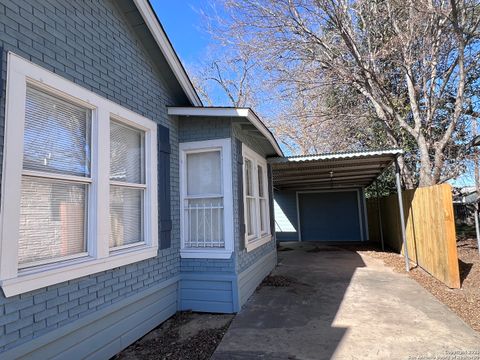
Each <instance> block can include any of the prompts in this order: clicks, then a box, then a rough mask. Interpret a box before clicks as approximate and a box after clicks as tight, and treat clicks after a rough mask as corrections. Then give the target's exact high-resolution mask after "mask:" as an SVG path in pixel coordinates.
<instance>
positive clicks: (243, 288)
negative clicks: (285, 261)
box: [238, 250, 277, 308]
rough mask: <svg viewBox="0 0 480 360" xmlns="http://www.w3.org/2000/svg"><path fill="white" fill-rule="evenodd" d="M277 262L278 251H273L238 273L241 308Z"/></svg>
mask: <svg viewBox="0 0 480 360" xmlns="http://www.w3.org/2000/svg"><path fill="white" fill-rule="evenodd" d="M276 264H277V253H276V251H275V250H274V251H271V252H269V253H268V254H266V255H264V256H263V257H262V258H260V259H258V261H257V262H255V263H254V264H253V265H251V266H250V267H249V268H247V269H246V270H245V271H243V272H242V273H240V274H239V275H238V296H239V306H240V308H241V307H242V306H243V305H244V304H245V303H246V302H247V300H248V298H249V297H250V296H251V295H252V294H253V292H254V291H255V289H256V288H257V286H258V285H260V283H261V282H262V280H263V279H264V278H265V277H266V276H267V275H268V274H270V272H271V271H272V270H273V269H274V268H275V266H276Z"/></svg>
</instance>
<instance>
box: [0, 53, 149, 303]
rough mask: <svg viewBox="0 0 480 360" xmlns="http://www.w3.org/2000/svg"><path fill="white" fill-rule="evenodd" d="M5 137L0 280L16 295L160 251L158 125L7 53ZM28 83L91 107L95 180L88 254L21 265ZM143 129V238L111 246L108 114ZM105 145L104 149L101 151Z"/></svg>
mask: <svg viewBox="0 0 480 360" xmlns="http://www.w3.org/2000/svg"><path fill="white" fill-rule="evenodd" d="M7 64H8V65H7V87H6V90H7V91H6V93H7V97H6V110H5V140H4V158H3V178H2V189H1V195H2V197H1V211H0V286H1V287H2V289H3V291H4V293H5V295H6V296H13V295H17V294H20V293H24V292H27V291H31V290H35V289H39V288H42V287H45V286H49V285H53V284H57V283H60V282H63V281H67V280H71V279H75V278H79V277H82V276H85V275H89V274H94V273H98V272H101V271H104V270H108V269H112V268H115V267H118V266H123V265H127V264H130V263H133V262H138V261H141V260H144V259H148V258H152V257H155V256H157V253H158V226H157V222H158V218H157V208H158V207H157V165H156V164H157V126H156V124H155V123H154V122H153V121H151V120H149V119H147V118H144V117H142V116H140V115H138V114H136V113H134V112H132V111H130V110H128V109H125V108H123V107H122V106H120V105H118V104H116V103H114V102H111V101H109V100H107V99H105V98H102V97H101V96H99V95H97V94H95V93H93V92H91V91H89V90H86V89H85V88H83V87H81V86H79V85H76V84H74V83H73V82H71V81H69V80H66V79H64V78H62V77H60V76H58V75H56V74H54V73H52V72H50V71H47V70H45V69H43V68H42V67H40V66H38V65H35V64H33V63H31V62H29V61H27V60H25V59H23V58H21V57H19V56H18V55H15V54H13V53H10V52H9V53H8V57H7ZM27 84H33V85H35V87H36V88H39V89H40V90H42V89H43V90H45V91H47V92H48V93H51V94H54V95H57V96H59V97H61V98H64V99H67V100H70V101H73V102H75V103H77V104H81V105H82V106H85V107H88V108H90V109H92V140H91V141H92V143H91V148H92V155H91V178H92V184H91V185H90V186H91V189H90V191H89V198H88V210H89V211H88V220H87V221H88V224H89V225H88V232H87V249H88V255H86V256H84V257H80V258H73V259H71V260H65V261H63V262H55V263H49V264H46V265H42V266H37V267H31V268H25V269H21V270H20V269H19V266H18V238H19V221H20V197H21V178H22V173H24V172H25V171H24V170H23V164H22V159H23V136H24V134H23V133H24V123H25V99H26V88H27ZM111 118H114V119H115V120H117V121H121V122H124V123H125V124H127V125H130V126H133V127H135V128H138V129H141V130H144V131H145V156H146V158H145V161H146V166H145V180H146V187H147V190H146V195H145V196H146V197H145V208H144V214H145V216H144V219H145V224H144V226H145V229H144V234H145V241H144V243H139V244H138V246H131V247H126V248H124V249H122V250H119V251H114V252H111V251H110V249H109V236H110V209H109V202H110V200H109V196H110V176H109V174H110V165H109V164H110V147H109V146H110V144H109V141H105V139H109V138H110V130H109V124H110V119H111ZM100 149H101V151H99V150H100Z"/></svg>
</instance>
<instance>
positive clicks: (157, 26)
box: [133, 0, 202, 106]
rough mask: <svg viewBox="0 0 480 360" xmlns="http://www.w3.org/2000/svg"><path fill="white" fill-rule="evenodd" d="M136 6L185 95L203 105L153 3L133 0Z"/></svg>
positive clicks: (193, 101) (194, 103)
mask: <svg viewBox="0 0 480 360" xmlns="http://www.w3.org/2000/svg"><path fill="white" fill-rule="evenodd" d="M133 2H134V3H135V6H136V7H137V9H138V11H139V13H140V15H141V16H142V18H143V21H145V24H146V25H147V27H148V29H149V30H150V33H151V34H152V36H153V38H154V39H155V42H156V43H157V45H158V47H159V49H160V51H161V52H162V54H163V56H164V57H165V59H166V61H167V63H168V65H169V66H170V68H171V69H172V71H173V73H174V75H175V78H176V79H177V81H178V82H179V84H180V86H181V88H182V90H183V91H184V92H185V95H186V96H187V98H188V99H189V101H190V102H191V103H192V105H193V106H202V101H201V100H200V97H199V96H198V94H197V92H196V91H195V88H194V87H193V84H192V82H191V81H190V78H189V77H188V75H187V72H186V71H185V68H184V67H183V65H182V63H181V62H180V59H179V58H178V55H177V53H176V52H175V50H174V49H173V46H172V43H171V42H170V40H169V39H168V36H167V34H166V33H165V30H164V29H163V27H162V25H161V23H160V21H159V19H158V17H157V14H155V11H153V8H152V5H151V4H150V1H149V0H133Z"/></svg>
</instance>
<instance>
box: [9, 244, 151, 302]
mask: <svg viewBox="0 0 480 360" xmlns="http://www.w3.org/2000/svg"><path fill="white" fill-rule="evenodd" d="M157 254H158V247H144V248H142V249H131V250H130V251H122V252H121V253H118V254H110V256H109V257H107V258H103V259H93V258H91V257H84V258H79V259H75V260H72V261H69V262H66V263H62V264H59V263H56V264H55V263H54V264H49V265H46V266H41V267H37V268H29V269H24V270H20V271H19V273H18V276H17V277H16V278H12V279H5V280H1V281H0V286H1V287H2V289H3V292H4V293H5V296H6V297H10V296H13V295H18V294H22V293H25V292H28V291H32V290H36V289H40V288H43V287H46V286H50V285H54V284H58V283H61V282H64V281H68V280H73V279H77V278H80V277H82V276H86V275H91V274H95V273H98V272H101V271H105V270H109V269H113V268H116V267H119V266H124V265H128V264H132V263H135V262H138V261H142V260H145V259H149V258H153V257H155V256H157Z"/></svg>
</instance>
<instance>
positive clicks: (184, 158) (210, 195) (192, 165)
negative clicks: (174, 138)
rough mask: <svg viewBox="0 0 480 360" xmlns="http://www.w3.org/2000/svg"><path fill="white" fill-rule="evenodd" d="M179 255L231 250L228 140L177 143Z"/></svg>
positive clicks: (227, 253) (215, 254)
mask: <svg viewBox="0 0 480 360" xmlns="http://www.w3.org/2000/svg"><path fill="white" fill-rule="evenodd" d="M180 151H181V171H180V180H181V193H182V202H181V203H182V213H181V217H182V229H181V230H182V249H181V255H182V257H213V258H229V257H230V255H231V252H232V251H233V235H232V190H231V187H232V183H231V159H230V154H231V151H230V140H229V139H223V140H212V141H200V142H191V143H182V144H180Z"/></svg>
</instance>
